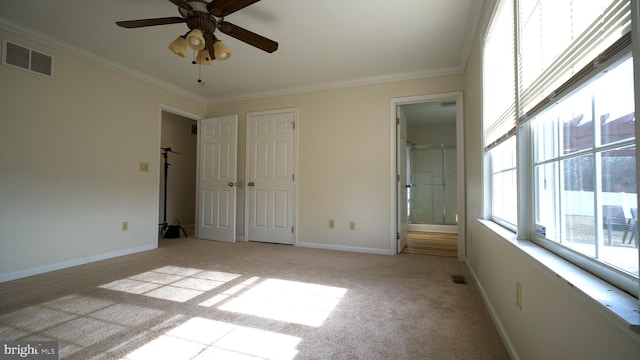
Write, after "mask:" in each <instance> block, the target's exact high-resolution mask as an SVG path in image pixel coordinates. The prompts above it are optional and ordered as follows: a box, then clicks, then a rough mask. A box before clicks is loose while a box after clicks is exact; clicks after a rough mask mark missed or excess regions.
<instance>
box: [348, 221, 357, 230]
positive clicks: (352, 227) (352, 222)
mask: <svg viewBox="0 0 640 360" xmlns="http://www.w3.org/2000/svg"><path fill="white" fill-rule="evenodd" d="M355 229H356V222H355V221H349V230H355Z"/></svg>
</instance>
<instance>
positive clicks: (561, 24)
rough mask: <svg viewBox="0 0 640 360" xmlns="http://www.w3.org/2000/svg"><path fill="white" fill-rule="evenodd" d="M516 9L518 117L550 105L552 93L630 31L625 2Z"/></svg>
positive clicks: (556, 2)
mask: <svg viewBox="0 0 640 360" xmlns="http://www.w3.org/2000/svg"><path fill="white" fill-rule="evenodd" d="M518 4H519V7H518V15H519V17H518V19H519V20H518V25H519V26H518V33H519V55H518V69H519V71H518V76H519V78H518V79H519V86H520V99H519V105H520V112H521V113H520V114H519V115H520V116H522V115H525V114H527V113H529V112H531V110H532V109H533V108H534V107H536V106H537V105H540V103H541V102H544V101H545V100H548V101H551V100H553V98H554V97H555V95H558V94H554V90H556V89H557V88H559V87H560V85H562V84H563V83H565V82H566V81H567V80H569V79H570V78H571V77H572V76H573V75H575V74H576V73H577V72H579V71H580V70H581V69H582V68H584V67H585V66H586V65H588V64H589V62H591V61H593V59H597V56H598V54H600V53H601V52H603V51H604V50H605V49H607V48H608V47H609V46H611V45H612V44H613V43H614V42H616V41H617V40H618V39H620V38H621V37H622V36H623V35H624V34H625V33H627V32H629V31H630V30H631V3H630V1H629V0H589V2H588V5H586V2H585V1H584V0H520V1H518ZM597 65H598V64H597V60H596V63H595V64H594V67H597ZM538 107H540V106H538ZM528 115H529V116H530V115H532V114H528ZM522 120H526V119H522Z"/></svg>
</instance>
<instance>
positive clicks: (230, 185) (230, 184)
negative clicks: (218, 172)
mask: <svg viewBox="0 0 640 360" xmlns="http://www.w3.org/2000/svg"><path fill="white" fill-rule="evenodd" d="M227 185H229V187H234V186H235V185H236V184H235V183H232V182H229V183H228V184H227Z"/></svg>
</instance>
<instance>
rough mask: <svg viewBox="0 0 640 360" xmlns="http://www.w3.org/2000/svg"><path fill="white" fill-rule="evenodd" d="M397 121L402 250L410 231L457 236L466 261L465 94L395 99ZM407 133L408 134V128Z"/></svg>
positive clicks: (399, 217)
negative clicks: (464, 184) (463, 104)
mask: <svg viewBox="0 0 640 360" xmlns="http://www.w3.org/2000/svg"><path fill="white" fill-rule="evenodd" d="M392 106H393V109H394V110H395V111H394V112H395V119H396V121H395V122H396V123H397V130H396V133H397V135H398V136H397V137H396V143H397V146H396V166H395V168H396V169H395V170H396V174H398V175H397V191H396V197H397V205H396V208H397V210H398V211H397V216H396V219H397V224H396V229H397V239H398V241H397V250H398V252H400V251H402V249H403V248H404V247H405V246H406V239H407V233H411V232H424V233H448V234H451V235H453V236H454V238H455V237H456V236H457V239H458V257H459V258H463V257H464V253H465V250H464V194H463V191H464V188H463V187H462V184H461V180H459V179H464V175H463V174H464V167H463V164H464V161H463V155H464V150H463V141H462V139H463V131H462V130H463V129H462V94H461V93H448V94H440V95H427V96H418V97H411V98H402V99H393V100H392ZM405 129H406V130H405Z"/></svg>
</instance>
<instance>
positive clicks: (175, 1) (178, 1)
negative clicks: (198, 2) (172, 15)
mask: <svg viewBox="0 0 640 360" xmlns="http://www.w3.org/2000/svg"><path fill="white" fill-rule="evenodd" d="M169 1H171V2H172V3H173V4H174V5H175V6H177V7H179V8H182V9H185V10H187V11H191V10H193V8H192V7H191V5H189V4H187V3H186V2H184V1H183V0H169Z"/></svg>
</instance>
